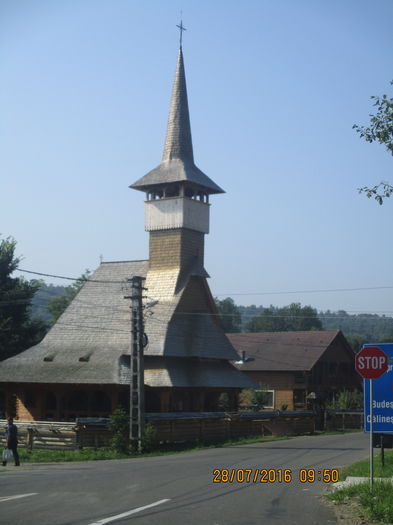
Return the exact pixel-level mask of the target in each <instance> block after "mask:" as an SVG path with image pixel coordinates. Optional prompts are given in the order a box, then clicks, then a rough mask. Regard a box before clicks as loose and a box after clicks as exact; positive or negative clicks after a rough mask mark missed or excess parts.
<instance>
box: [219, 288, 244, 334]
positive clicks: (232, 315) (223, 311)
mask: <svg viewBox="0 0 393 525" xmlns="http://www.w3.org/2000/svg"><path fill="white" fill-rule="evenodd" d="M215 302H216V306H217V310H218V313H219V314H220V317H221V321H222V324H223V326H224V330H225V332H226V333H227V334H231V333H235V332H241V328H242V319H241V315H240V311H239V308H238V307H237V306H236V305H235V302H234V300H233V299H231V298H230V297H227V298H226V299H223V300H222V301H220V300H219V299H217V298H216V299H215Z"/></svg>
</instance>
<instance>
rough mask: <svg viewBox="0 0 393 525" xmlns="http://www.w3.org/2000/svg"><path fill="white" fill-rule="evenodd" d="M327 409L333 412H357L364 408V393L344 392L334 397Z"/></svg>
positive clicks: (356, 391)
mask: <svg viewBox="0 0 393 525" xmlns="http://www.w3.org/2000/svg"><path fill="white" fill-rule="evenodd" d="M326 408H329V409H331V410H355V409H360V408H363V393H362V392H359V391H358V390H342V391H341V392H338V394H336V395H335V396H334V398H333V400H332V401H330V402H329V403H328V404H327V406H326Z"/></svg>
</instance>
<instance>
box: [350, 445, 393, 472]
mask: <svg viewBox="0 0 393 525" xmlns="http://www.w3.org/2000/svg"><path fill="white" fill-rule="evenodd" d="M347 476H357V477H362V476H363V477H367V476H370V460H369V458H367V459H364V460H362V461H358V462H357V463H354V464H353V465H350V466H349V467H345V468H344V469H342V471H341V473H340V479H342V480H345V479H346V477H347ZM374 476H375V477H376V478H389V477H392V476H393V450H385V466H384V467H382V463H381V453H380V451H379V449H377V451H376V450H375V449H374Z"/></svg>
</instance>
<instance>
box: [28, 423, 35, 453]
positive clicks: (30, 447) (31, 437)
mask: <svg viewBox="0 0 393 525" xmlns="http://www.w3.org/2000/svg"><path fill="white" fill-rule="evenodd" d="M33 443H34V430H33V429H32V428H31V427H29V428H28V429H27V442H26V447H27V449H28V450H33Z"/></svg>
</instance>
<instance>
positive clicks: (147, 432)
mask: <svg viewBox="0 0 393 525" xmlns="http://www.w3.org/2000/svg"><path fill="white" fill-rule="evenodd" d="M156 444H157V429H156V427H155V426H154V425H152V424H151V423H147V425H145V428H144V429H143V438H142V452H151V451H152V450H154V448H155V446H156Z"/></svg>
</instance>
